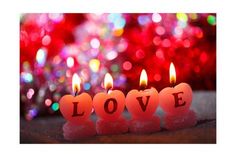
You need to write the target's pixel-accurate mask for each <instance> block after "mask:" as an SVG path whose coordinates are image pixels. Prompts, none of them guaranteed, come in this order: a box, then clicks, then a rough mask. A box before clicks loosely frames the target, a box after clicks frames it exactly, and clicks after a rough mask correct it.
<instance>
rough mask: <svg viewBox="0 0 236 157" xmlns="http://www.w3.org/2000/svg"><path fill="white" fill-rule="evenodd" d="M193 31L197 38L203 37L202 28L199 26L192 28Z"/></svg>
mask: <svg viewBox="0 0 236 157" xmlns="http://www.w3.org/2000/svg"><path fill="white" fill-rule="evenodd" d="M194 32H195V36H196V37H197V38H202V37H203V32H202V29H201V28H198V27H197V28H195V29H194Z"/></svg>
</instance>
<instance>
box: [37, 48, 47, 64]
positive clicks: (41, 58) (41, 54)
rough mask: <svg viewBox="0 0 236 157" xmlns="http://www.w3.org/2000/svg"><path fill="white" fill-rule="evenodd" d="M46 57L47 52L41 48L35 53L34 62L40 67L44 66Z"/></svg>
mask: <svg viewBox="0 0 236 157" xmlns="http://www.w3.org/2000/svg"><path fill="white" fill-rule="evenodd" d="M46 57H47V52H46V50H45V49H43V48H41V49H39V50H38V51H37V54H36V61H37V63H38V65H39V66H40V67H42V66H44V64H45V61H46Z"/></svg>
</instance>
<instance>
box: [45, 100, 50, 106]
mask: <svg viewBox="0 0 236 157" xmlns="http://www.w3.org/2000/svg"><path fill="white" fill-rule="evenodd" d="M51 104H52V100H51V99H46V100H45V105H46V106H48V107H49V106H50V105H51Z"/></svg>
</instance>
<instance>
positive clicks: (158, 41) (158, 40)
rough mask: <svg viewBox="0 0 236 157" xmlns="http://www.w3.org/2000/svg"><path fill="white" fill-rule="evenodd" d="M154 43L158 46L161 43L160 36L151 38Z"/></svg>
mask: <svg viewBox="0 0 236 157" xmlns="http://www.w3.org/2000/svg"><path fill="white" fill-rule="evenodd" d="M153 43H154V45H156V46H158V45H160V44H161V38H160V37H159V36H156V37H154V38H153Z"/></svg>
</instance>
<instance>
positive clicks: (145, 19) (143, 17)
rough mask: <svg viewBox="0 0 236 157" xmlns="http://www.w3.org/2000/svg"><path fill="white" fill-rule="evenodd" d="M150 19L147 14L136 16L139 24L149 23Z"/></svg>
mask: <svg viewBox="0 0 236 157" xmlns="http://www.w3.org/2000/svg"><path fill="white" fill-rule="evenodd" d="M150 22H151V20H150V17H149V16H148V15H140V16H139V17H138V23H139V24H140V25H146V24H147V23H150Z"/></svg>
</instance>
